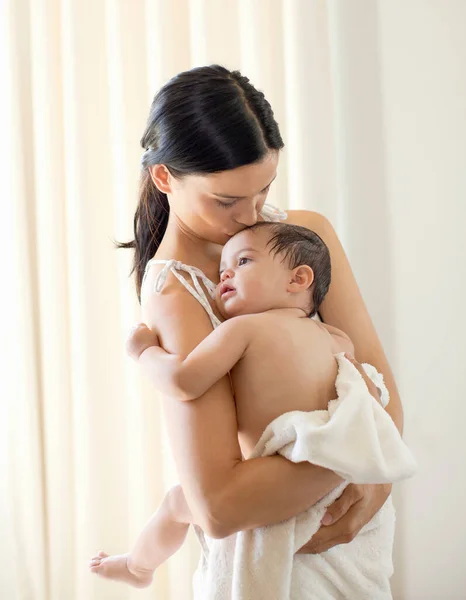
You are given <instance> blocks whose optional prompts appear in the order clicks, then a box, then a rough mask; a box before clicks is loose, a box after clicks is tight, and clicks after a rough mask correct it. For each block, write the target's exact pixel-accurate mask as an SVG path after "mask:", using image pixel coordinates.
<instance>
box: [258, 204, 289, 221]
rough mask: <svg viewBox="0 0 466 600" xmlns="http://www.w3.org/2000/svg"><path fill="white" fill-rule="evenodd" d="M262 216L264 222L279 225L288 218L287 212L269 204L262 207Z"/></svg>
mask: <svg viewBox="0 0 466 600" xmlns="http://www.w3.org/2000/svg"><path fill="white" fill-rule="evenodd" d="M260 215H261V217H262V218H263V219H264V221H269V222H271V223H279V222H280V221H284V220H285V219H286V218H287V216H288V215H287V214H286V212H285V211H283V210H280V209H279V208H277V207H276V206H272V204H267V203H265V204H264V206H263V207H262V210H261V212H260Z"/></svg>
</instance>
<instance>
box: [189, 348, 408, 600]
mask: <svg viewBox="0 0 466 600" xmlns="http://www.w3.org/2000/svg"><path fill="white" fill-rule="evenodd" d="M336 359H337V361H338V366H339V371H338V376H337V380H336V384H335V386H336V390H337V395H338V398H337V399H336V400H333V401H331V402H330V403H329V407H328V410H321V411H312V412H301V411H295V412H290V413H286V414H284V415H282V416H280V417H278V418H277V419H275V421H273V422H272V423H271V424H270V425H269V426H268V427H267V428H266V430H265V431H264V433H263V435H262V437H261V439H260V440H259V442H258V443H257V445H256V447H255V449H254V451H253V453H252V455H251V458H255V457H258V456H270V455H271V454H275V453H279V454H281V455H283V456H285V457H286V458H288V459H289V460H291V461H293V462H302V461H309V462H311V463H314V464H317V465H321V466H323V467H326V468H328V469H332V470H333V471H335V472H337V473H338V474H340V475H341V476H342V477H343V478H344V479H345V482H344V483H342V484H341V485H340V486H339V487H338V488H336V489H335V490H333V491H332V492H331V493H330V494H328V495H327V496H326V497H325V498H323V499H322V500H321V501H320V502H318V503H317V504H315V505H314V506H312V507H311V508H309V509H308V510H307V511H305V512H304V513H302V514H300V515H298V516H297V517H295V518H293V519H289V520H287V521H284V522H282V523H279V524H277V525H271V526H268V527H262V528H258V529H254V530H250V531H241V532H239V533H236V534H234V535H231V536H229V537H227V538H225V539H221V540H216V539H212V538H209V537H207V536H205V535H204V534H203V532H202V531H201V530H200V529H199V528H196V531H197V533H198V536H199V539H200V541H201V545H202V548H203V552H202V556H201V561H200V564H199V567H198V569H197V571H196V573H195V576H194V581H193V587H194V598H195V600H311V599H312V600H335V599H341V600H364V599H366V598H367V599H368V600H379V599H388V598H391V597H392V596H391V592H390V585H389V579H390V577H391V575H392V572H393V565H392V546H393V535H394V527H395V513H394V509H393V505H392V501H391V498H388V500H387V502H386V503H385V505H384V506H383V507H382V509H381V510H380V511H379V512H378V513H377V514H376V515H375V516H374V518H373V519H372V520H371V521H370V522H369V523H368V524H367V525H366V526H365V527H364V528H363V529H362V530H361V532H360V533H359V534H358V536H357V537H356V538H355V539H354V540H353V541H352V542H351V543H350V544H343V545H339V546H336V547H334V548H332V549H330V550H329V551H327V552H324V553H322V554H320V555H307V554H295V553H296V552H297V550H299V548H301V547H302V546H303V545H304V544H305V543H306V542H307V541H308V540H309V539H310V538H311V537H312V536H313V535H314V534H315V532H316V531H317V530H318V529H319V527H320V523H321V520H322V517H323V515H324V514H325V510H326V507H327V506H328V505H329V504H331V503H332V502H333V501H334V500H335V499H336V498H338V497H339V496H340V495H341V493H342V492H343V490H344V488H345V487H346V485H348V483H349V482H353V483H383V482H394V481H399V480H401V479H405V478H407V477H410V476H411V475H413V473H414V472H415V470H416V463H415V460H414V458H413V457H412V455H411V453H410V451H409V450H408V448H407V447H406V445H405V444H404V442H403V440H402V438H401V436H400V434H399V432H398V430H397V429H396V427H395V425H394V423H393V421H392V419H391V418H390V416H389V415H388V414H387V413H386V412H385V410H384V409H383V408H382V406H381V405H380V404H379V403H378V402H377V401H376V400H375V399H374V398H373V397H372V396H371V395H370V393H369V391H368V389H367V386H366V385H365V383H364V380H363V378H362V377H361V375H360V373H359V372H358V371H357V369H356V368H355V367H354V365H353V364H352V363H351V362H350V361H348V360H347V359H346V358H345V357H344V355H343V354H339V355H337V356H336ZM364 368H365V370H366V372H367V374H368V375H369V377H371V379H372V380H373V381H374V382H375V384H376V385H377V386H378V387H379V388H380V389H381V390H382V403H383V404H384V405H386V403H387V402H388V392H387V389H386V387H385V385H384V383H383V377H382V376H381V375H380V374H379V373H378V372H377V371H376V369H374V367H372V366H370V365H364Z"/></svg>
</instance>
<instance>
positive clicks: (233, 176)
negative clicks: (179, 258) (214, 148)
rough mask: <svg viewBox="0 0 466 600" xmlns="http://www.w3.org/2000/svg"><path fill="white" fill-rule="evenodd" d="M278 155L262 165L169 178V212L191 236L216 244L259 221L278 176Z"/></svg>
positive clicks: (276, 153)
mask: <svg viewBox="0 0 466 600" xmlns="http://www.w3.org/2000/svg"><path fill="white" fill-rule="evenodd" d="M278 159H279V153H278V152H276V151H271V152H270V153H269V154H268V155H267V156H266V157H265V158H264V159H263V160H262V161H261V162H258V163H254V164H250V165H245V166H243V167H238V168H236V169H231V170H229V171H222V172H220V173H212V174H209V175H187V176H185V177H183V178H181V179H175V178H173V177H171V178H170V192H169V193H168V200H169V203H170V211H172V212H173V214H174V215H175V216H176V217H177V219H179V221H180V222H181V224H182V225H183V227H185V228H186V229H187V230H188V231H189V232H190V233H191V234H193V235H195V236H196V237H199V238H201V239H203V240H207V241H209V242H213V243H216V244H225V243H226V242H227V241H228V240H229V239H230V238H231V237H232V236H233V235H235V234H236V233H238V232H239V231H241V230H242V229H244V228H245V227H247V226H249V225H253V224H254V223H256V221H257V220H258V216H259V213H260V211H261V210H262V207H263V205H264V202H265V200H266V198H267V193H268V191H269V188H270V185H271V184H272V182H273V180H274V179H275V177H276V174H277V167H278Z"/></svg>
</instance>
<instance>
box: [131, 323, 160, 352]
mask: <svg viewBox="0 0 466 600" xmlns="http://www.w3.org/2000/svg"><path fill="white" fill-rule="evenodd" d="M151 346H160V344H159V338H158V337H157V334H156V333H155V332H154V331H152V330H151V329H149V328H148V327H147V325H145V324H144V323H138V325H136V326H135V327H133V328H132V329H131V331H130V332H129V335H128V339H127V340H126V352H127V353H128V354H129V355H130V356H131V358H133V359H134V360H139V357H140V356H141V354H142V353H143V352H144V350H147V348H150V347H151Z"/></svg>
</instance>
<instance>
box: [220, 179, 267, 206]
mask: <svg viewBox="0 0 466 600" xmlns="http://www.w3.org/2000/svg"><path fill="white" fill-rule="evenodd" d="M276 178H277V175H276V174H275V177H274V178H273V179H272V181H271V182H270V183H268V184H267V185H266V186H265V187H263V188H262V190H261V192H262V191H263V190H265V189H267V188H268V187H269V186H271V185H272V183H273V182H274V181H275V179H276ZM212 193H213V195H214V196H218V197H219V198H226V199H228V200H243V199H244V198H247V196H230V195H228V194H217V193H216V192H212Z"/></svg>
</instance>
